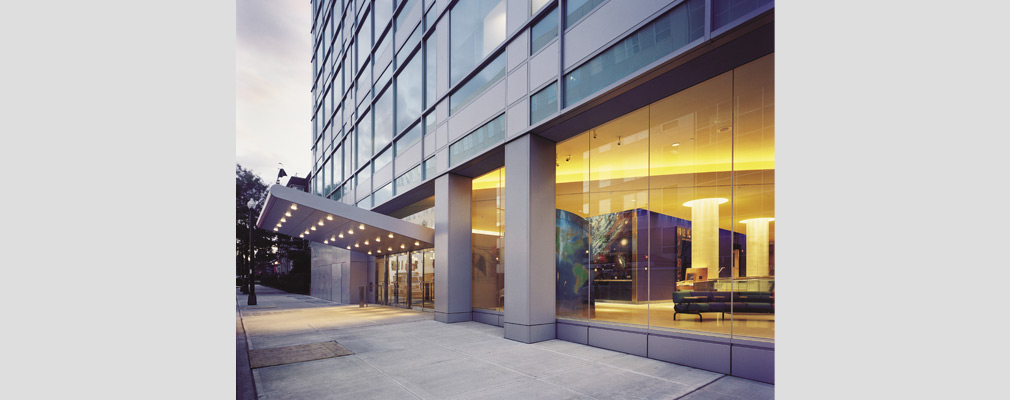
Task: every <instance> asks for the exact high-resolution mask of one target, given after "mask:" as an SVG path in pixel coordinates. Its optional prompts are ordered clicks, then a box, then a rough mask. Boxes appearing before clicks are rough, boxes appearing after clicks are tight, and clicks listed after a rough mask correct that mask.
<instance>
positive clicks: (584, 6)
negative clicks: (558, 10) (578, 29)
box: [565, 0, 606, 29]
mask: <svg viewBox="0 0 1010 400" xmlns="http://www.w3.org/2000/svg"><path fill="white" fill-rule="evenodd" d="M604 1H606V0H568V1H567V2H565V29H567V28H568V27H570V26H572V25H575V23H576V22H579V20H580V19H582V17H585V16H586V15H588V14H589V12H590V11H593V9H594V8H596V6H598V5H600V4H603V2H604Z"/></svg>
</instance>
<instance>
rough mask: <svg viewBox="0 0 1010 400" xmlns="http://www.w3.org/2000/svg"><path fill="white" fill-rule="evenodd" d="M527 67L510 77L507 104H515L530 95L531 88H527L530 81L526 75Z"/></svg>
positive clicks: (514, 72) (519, 69) (516, 71)
mask: <svg viewBox="0 0 1010 400" xmlns="http://www.w3.org/2000/svg"><path fill="white" fill-rule="evenodd" d="M526 71H527V69H526V65H525V64H523V66H522V67H521V68H518V69H516V70H515V71H513V72H512V73H511V74H509V76H508V91H507V92H508V98H507V100H506V104H512V103H515V102H516V100H519V99H521V98H523V97H526V95H527V94H528V93H529V87H527V85H526V84H527V82H528V81H529V79H528V77H527V74H526Z"/></svg>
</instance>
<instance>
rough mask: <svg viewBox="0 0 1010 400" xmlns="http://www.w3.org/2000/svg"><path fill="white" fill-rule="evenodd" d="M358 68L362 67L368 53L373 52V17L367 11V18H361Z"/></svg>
mask: <svg viewBox="0 0 1010 400" xmlns="http://www.w3.org/2000/svg"><path fill="white" fill-rule="evenodd" d="M357 42H358V68H361V66H362V65H363V63H364V62H365V60H367V59H368V55H369V54H371V52H372V18H371V14H369V13H367V12H366V13H365V19H363V20H361V29H360V30H358V41H357Z"/></svg>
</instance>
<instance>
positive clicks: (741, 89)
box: [475, 54, 775, 339]
mask: <svg viewBox="0 0 1010 400" xmlns="http://www.w3.org/2000/svg"><path fill="white" fill-rule="evenodd" d="M774 97H775V95H774V54H771V55H767V56H764V57H762V58H759V59H758V60H755V61H753V62H750V63H748V64H745V65H743V66H740V67H738V68H736V69H734V70H733V71H730V72H726V73H724V74H722V75H719V76H717V77H715V78H712V79H709V80H707V81H705V82H702V83H700V84H698V85H696V86H693V87H691V88H688V89H686V90H683V91H681V92H679V93H676V94H674V95H672V96H669V97H667V98H665V99H662V100H660V101H657V102H655V103H653V104H651V105H649V106H646V107H643V108H641V109H639V110H636V111H633V112H631V113H629V114H626V115H624V116H622V117H620V118H617V119H615V120H613V121H610V122H607V123H605V124H603V125H600V126H598V127H596V128H594V129H591V130H589V131H587V132H585V133H582V134H580V135H578V136H576V137H573V138H571V139H569V140H566V141H564V142H561V143H558V145H557V157H558V161H557V162H558V167H557V177H556V179H557V187H556V193H557V198H556V202H557V208H558V210H557V262H556V266H557V315H558V317H562V318H576V319H590V320H597V321H601V322H614V323H624V324H633V325H643V326H649V327H650V328H658V329H674V330H690V331H700V332H706V333H716V334H726V335H739V336H746V337H751V338H761V339H774V329H775V314H774V292H775V278H774V277H775V251H774V249H775V223H774V217H775V150H774V149H775V146H774V136H775V135H774V130H775V129H774V128H775V127H774V103H775V102H774ZM475 304H476V303H475ZM675 314H676V315H675Z"/></svg>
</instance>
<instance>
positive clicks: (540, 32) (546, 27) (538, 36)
mask: <svg viewBox="0 0 1010 400" xmlns="http://www.w3.org/2000/svg"><path fill="white" fill-rule="evenodd" d="M556 37H558V9H557V8H555V9H553V10H551V12H549V13H547V15H545V16H544V17H543V18H541V19H540V21H537V23H536V24H533V28H530V54H533V53H536V52H537V50H540V49H542V48H543V47H544V46H546V45H547V43H550V42H551V40H554V38H556Z"/></svg>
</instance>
